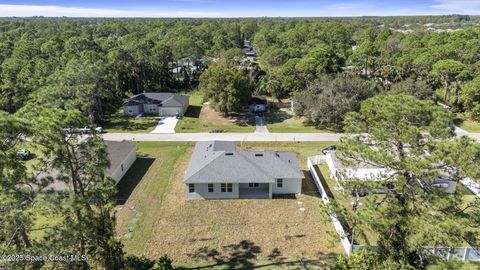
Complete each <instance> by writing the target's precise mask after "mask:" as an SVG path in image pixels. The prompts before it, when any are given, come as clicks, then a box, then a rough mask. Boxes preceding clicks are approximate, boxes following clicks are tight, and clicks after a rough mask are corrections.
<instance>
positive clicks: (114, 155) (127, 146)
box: [38, 141, 137, 191]
mask: <svg viewBox="0 0 480 270" xmlns="http://www.w3.org/2000/svg"><path fill="white" fill-rule="evenodd" d="M104 143H105V144H106V146H107V149H106V150H107V154H108V158H109V159H110V167H109V168H108V169H107V170H106V171H105V174H106V175H107V176H111V175H112V173H113V172H114V171H115V170H116V169H117V168H118V166H120V164H121V162H122V161H124V160H125V158H127V156H128V154H129V153H130V152H131V151H132V150H134V149H136V147H137V146H136V145H135V144H133V143H131V142H128V141H121V142H116V141H104ZM59 175H60V172H59V171H58V170H57V169H52V168H45V169H44V171H41V172H39V173H38V177H39V178H43V177H48V176H50V177H53V178H56V177H58V176H59ZM48 188H52V189H54V190H56V191H62V190H66V189H67V185H66V184H65V182H63V181H60V180H55V181H53V182H52V183H51V184H50V185H49V186H48Z"/></svg>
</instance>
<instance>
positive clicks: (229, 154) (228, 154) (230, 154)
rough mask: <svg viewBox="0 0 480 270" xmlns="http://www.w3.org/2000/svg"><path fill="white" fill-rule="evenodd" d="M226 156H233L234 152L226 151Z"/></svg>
mask: <svg viewBox="0 0 480 270" xmlns="http://www.w3.org/2000/svg"><path fill="white" fill-rule="evenodd" d="M225 156H233V153H225Z"/></svg>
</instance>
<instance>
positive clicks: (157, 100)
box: [123, 92, 188, 107]
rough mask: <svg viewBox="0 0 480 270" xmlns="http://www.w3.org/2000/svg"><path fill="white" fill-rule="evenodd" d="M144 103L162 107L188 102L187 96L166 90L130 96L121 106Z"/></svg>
mask: <svg viewBox="0 0 480 270" xmlns="http://www.w3.org/2000/svg"><path fill="white" fill-rule="evenodd" d="M144 103H148V104H158V106H162V107H183V106H184V105H187V104H188V96H184V95H180V94H176V93H167V92H158V93H157V92H151V93H142V94H138V95H135V96H133V97H131V98H130V99H129V100H128V101H126V102H125V103H123V106H132V105H139V104H144Z"/></svg>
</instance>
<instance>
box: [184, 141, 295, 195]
mask: <svg viewBox="0 0 480 270" xmlns="http://www.w3.org/2000/svg"><path fill="white" fill-rule="evenodd" d="M303 178H304V174H303V171H302V169H301V168H300V165H299V163H298V160H297V157H296V154H295V153H293V152H276V151H253V150H252V151H237V146H236V143H235V142H226V141H207V142H198V143H197V144H196V145H195V150H194V151H193V154H192V157H191V160H190V164H189V166H188V168H187V171H186V173H185V177H184V179H183V183H184V184H185V188H186V193H187V199H189V200H194V199H238V198H272V195H273V194H300V193H301V191H302V179H303Z"/></svg>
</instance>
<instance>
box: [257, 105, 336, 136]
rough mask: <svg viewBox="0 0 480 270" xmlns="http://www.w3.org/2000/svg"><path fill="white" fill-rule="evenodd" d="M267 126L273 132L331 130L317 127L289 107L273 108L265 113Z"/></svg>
mask: <svg viewBox="0 0 480 270" xmlns="http://www.w3.org/2000/svg"><path fill="white" fill-rule="evenodd" d="M265 117H266V120H267V128H268V131H269V132H271V133H315V132H329V131H326V130H321V129H317V128H316V127H315V126H311V125H308V124H306V123H305V121H304V119H303V118H300V117H296V116H294V115H293V112H292V111H290V110H288V109H271V110H270V112H269V113H266V114H265Z"/></svg>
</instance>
